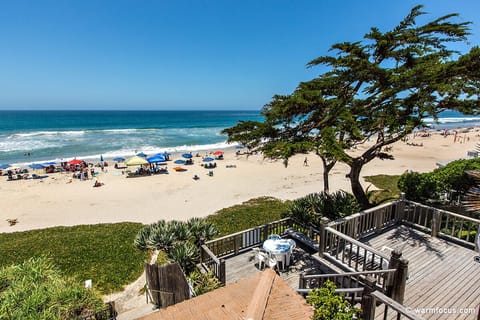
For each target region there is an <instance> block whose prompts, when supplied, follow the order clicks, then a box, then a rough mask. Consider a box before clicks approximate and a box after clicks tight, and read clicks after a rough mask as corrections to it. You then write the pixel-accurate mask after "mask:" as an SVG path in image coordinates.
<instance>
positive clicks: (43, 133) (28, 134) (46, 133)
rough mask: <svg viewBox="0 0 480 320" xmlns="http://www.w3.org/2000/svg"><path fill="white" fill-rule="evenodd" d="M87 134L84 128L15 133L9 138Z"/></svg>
mask: <svg viewBox="0 0 480 320" xmlns="http://www.w3.org/2000/svg"><path fill="white" fill-rule="evenodd" d="M83 134H85V131H84V130H77V131H33V132H25V133H14V134H11V135H9V136H8V137H7V138H9V139H14V138H28V137H37V136H59V135H66V136H78V135H83Z"/></svg>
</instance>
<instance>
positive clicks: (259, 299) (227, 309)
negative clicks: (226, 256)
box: [140, 269, 313, 320]
mask: <svg viewBox="0 0 480 320" xmlns="http://www.w3.org/2000/svg"><path fill="white" fill-rule="evenodd" d="M312 315H313V308H312V307H311V306H309V305H307V303H306V302H305V299H303V298H302V297H301V296H300V295H299V294H298V293H296V292H295V291H294V290H293V289H292V288H291V287H290V286H289V285H288V283H286V282H285V281H284V280H283V279H281V278H280V277H279V276H278V275H277V274H276V273H275V272H274V271H273V270H271V269H267V270H265V271H264V272H262V273H258V274H256V275H253V276H251V277H249V278H246V279H243V280H241V281H238V282H236V283H233V284H230V285H227V286H225V287H222V288H219V289H217V290H214V291H211V292H208V293H206V294H203V295H201V296H198V297H195V298H193V299H190V300H185V301H183V302H181V303H178V304H176V305H173V306H170V307H168V308H165V309H161V310H158V311H156V312H153V313H151V314H149V315H147V316H145V317H142V318H140V319H142V320H164V319H165V320H167V319H172V320H173V319H185V320H188V319H195V320H197V319H198V320H222V319H228V320H234V319H238V320H242V319H245V320H246V319H252V320H260V319H263V320H280V319H288V320H300V319H301V320H307V319H311V317H312Z"/></svg>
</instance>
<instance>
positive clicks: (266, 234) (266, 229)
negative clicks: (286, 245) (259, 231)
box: [263, 224, 268, 240]
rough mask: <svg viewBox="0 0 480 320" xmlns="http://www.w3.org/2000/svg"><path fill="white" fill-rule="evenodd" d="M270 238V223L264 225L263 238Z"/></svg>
mask: <svg viewBox="0 0 480 320" xmlns="http://www.w3.org/2000/svg"><path fill="white" fill-rule="evenodd" d="M267 239H268V224H266V225H264V226H263V240H267Z"/></svg>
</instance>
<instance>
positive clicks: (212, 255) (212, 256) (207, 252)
mask: <svg viewBox="0 0 480 320" xmlns="http://www.w3.org/2000/svg"><path fill="white" fill-rule="evenodd" d="M201 248H202V250H203V251H205V253H206V254H207V255H208V256H210V258H212V260H213V261H214V262H215V263H216V264H218V265H220V259H218V258H217V256H216V255H214V254H213V252H212V251H210V249H209V248H208V247H207V246H206V245H204V244H202V245H201Z"/></svg>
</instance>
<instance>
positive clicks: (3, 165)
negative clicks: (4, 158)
mask: <svg viewBox="0 0 480 320" xmlns="http://www.w3.org/2000/svg"><path fill="white" fill-rule="evenodd" d="M8 167H10V165H9V164H8V163H5V164H0V170H2V169H7V168H8Z"/></svg>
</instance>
